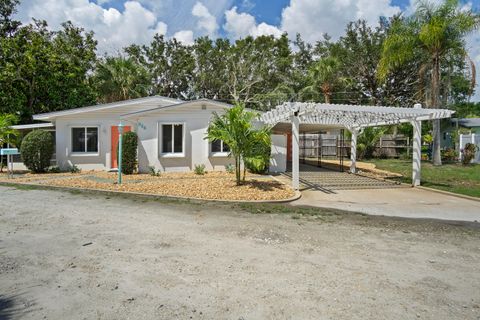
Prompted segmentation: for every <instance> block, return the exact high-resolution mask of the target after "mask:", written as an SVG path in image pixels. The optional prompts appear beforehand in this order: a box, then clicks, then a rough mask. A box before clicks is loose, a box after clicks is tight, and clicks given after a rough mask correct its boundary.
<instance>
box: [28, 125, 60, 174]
mask: <svg viewBox="0 0 480 320" xmlns="http://www.w3.org/2000/svg"><path fill="white" fill-rule="evenodd" d="M53 151H54V145H53V138H52V135H51V133H50V132H48V131H45V130H35V131H32V132H30V133H29V134H27V135H26V136H25V138H23V141H22V145H21V149H20V153H21V155H22V161H23V163H24V164H25V166H26V167H27V168H28V169H29V170H30V171H32V172H35V173H39V172H45V171H46V170H47V169H48V167H50V159H52V155H53Z"/></svg>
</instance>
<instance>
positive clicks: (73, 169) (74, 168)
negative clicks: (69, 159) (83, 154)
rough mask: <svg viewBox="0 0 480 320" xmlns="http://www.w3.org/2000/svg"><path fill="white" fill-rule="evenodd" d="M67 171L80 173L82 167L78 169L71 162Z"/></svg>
mask: <svg viewBox="0 0 480 320" xmlns="http://www.w3.org/2000/svg"><path fill="white" fill-rule="evenodd" d="M68 171H70V173H80V172H81V171H82V169H80V168H79V167H77V166H76V165H74V164H72V165H71V166H70V168H68Z"/></svg>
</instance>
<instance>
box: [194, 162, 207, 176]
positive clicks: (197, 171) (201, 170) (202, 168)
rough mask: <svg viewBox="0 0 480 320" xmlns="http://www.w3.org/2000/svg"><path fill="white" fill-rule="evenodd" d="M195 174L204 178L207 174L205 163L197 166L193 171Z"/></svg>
mask: <svg viewBox="0 0 480 320" xmlns="http://www.w3.org/2000/svg"><path fill="white" fill-rule="evenodd" d="M193 172H195V174H198V175H201V176H203V175H204V174H205V165H204V164H203V163H202V164H196V165H195V169H193Z"/></svg>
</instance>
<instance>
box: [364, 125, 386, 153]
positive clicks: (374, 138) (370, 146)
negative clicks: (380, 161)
mask: <svg viewBox="0 0 480 320" xmlns="http://www.w3.org/2000/svg"><path fill="white" fill-rule="evenodd" d="M386 131H387V129H385V128H375V127H367V128H365V129H363V131H362V133H361V134H360V135H359V136H358V142H357V151H358V157H359V158H360V159H370V158H371V157H372V156H373V154H374V152H375V148H376V146H377V143H378V141H380V138H381V137H382V136H383V134H384V133H385V132H386Z"/></svg>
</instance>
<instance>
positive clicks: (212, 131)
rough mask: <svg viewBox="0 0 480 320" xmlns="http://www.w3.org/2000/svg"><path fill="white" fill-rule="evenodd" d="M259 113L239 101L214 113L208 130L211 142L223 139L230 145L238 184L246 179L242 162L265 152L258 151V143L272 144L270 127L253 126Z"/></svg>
mask: <svg viewBox="0 0 480 320" xmlns="http://www.w3.org/2000/svg"><path fill="white" fill-rule="evenodd" d="M258 116H259V115H258V113H256V112H253V111H248V110H245V107H244V106H243V104H240V103H237V104H235V106H233V107H232V108H230V109H227V110H226V111H225V113H224V114H222V115H218V114H217V113H214V114H213V118H212V120H211V121H210V125H209V127H208V131H207V137H206V139H208V140H209V141H210V142H212V141H214V140H223V142H224V143H226V144H228V146H229V147H230V154H229V156H231V157H233V158H234V159H235V178H236V182H237V185H240V184H242V181H245V170H246V169H245V167H244V170H243V179H242V171H241V163H242V161H245V160H246V159H247V158H256V157H259V156H261V155H262V154H263V153H257V152H256V150H258V149H257V148H256V147H255V146H257V145H267V144H268V145H269V144H270V128H268V127H263V128H261V129H256V128H254V127H253V124H252V122H253V120H255V119H257V118H258Z"/></svg>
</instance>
